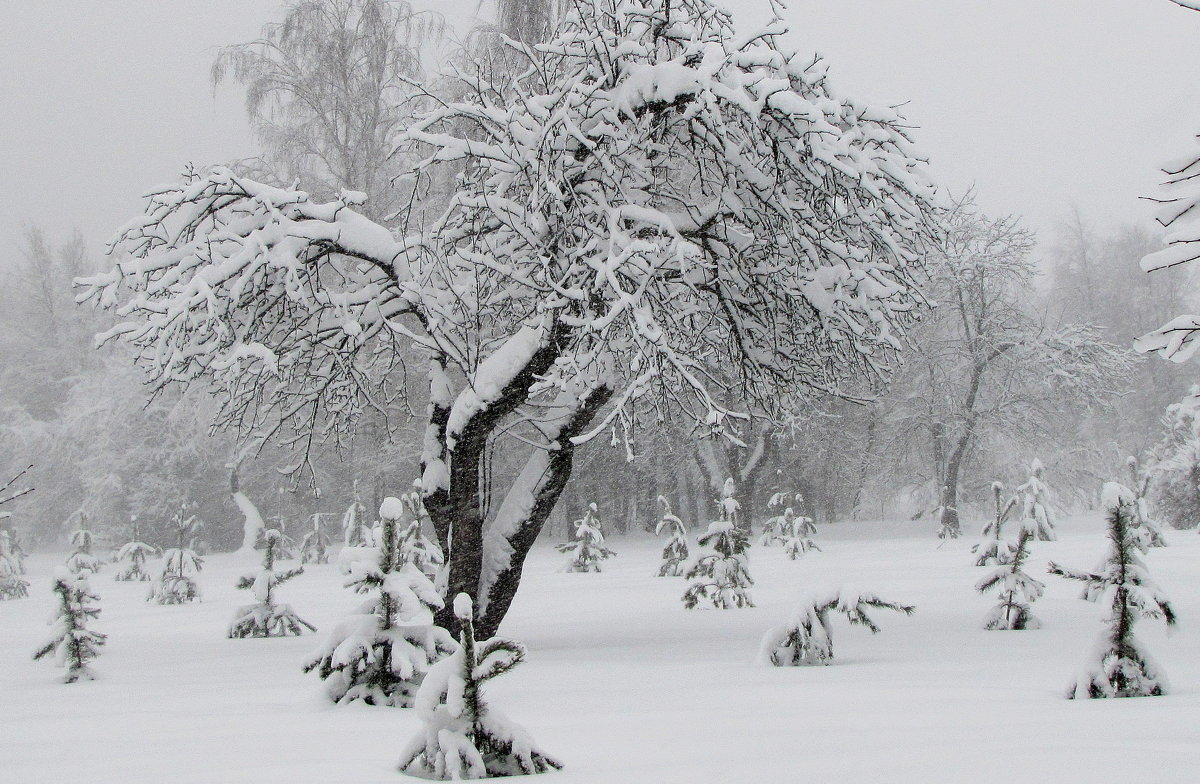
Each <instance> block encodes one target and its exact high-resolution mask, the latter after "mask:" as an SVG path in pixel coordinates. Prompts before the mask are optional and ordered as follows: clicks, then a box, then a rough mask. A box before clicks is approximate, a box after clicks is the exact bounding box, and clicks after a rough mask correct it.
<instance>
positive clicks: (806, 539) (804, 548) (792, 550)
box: [780, 506, 821, 561]
mask: <svg viewBox="0 0 1200 784" xmlns="http://www.w3.org/2000/svg"><path fill="white" fill-rule="evenodd" d="M816 533H817V526H816V525H814V524H813V519H812V518H811V517H805V516H804V515H797V514H796V513H795V512H794V511H792V508H791V507H790V506H789V507H788V508H787V509H785V510H783V524H782V526H780V541H782V542H783V552H784V553H786V554H787V557H788V558H791V559H792V560H793V561H795V560H796V559H797V558H799V557H800V556H802V555H804V554H805V553H807V552H808V551H809V550H817V551H820V549H821V548H820V547H817V543H816V542H814V541H813V540H812V537H813V536H815V535H816Z"/></svg>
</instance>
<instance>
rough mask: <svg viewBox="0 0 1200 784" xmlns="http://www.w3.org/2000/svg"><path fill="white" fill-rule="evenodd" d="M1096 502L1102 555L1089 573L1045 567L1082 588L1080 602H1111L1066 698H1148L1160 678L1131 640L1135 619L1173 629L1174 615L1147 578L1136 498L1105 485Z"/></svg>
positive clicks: (1162, 685)
mask: <svg viewBox="0 0 1200 784" xmlns="http://www.w3.org/2000/svg"><path fill="white" fill-rule="evenodd" d="M1101 503H1102V505H1103V506H1104V509H1105V512H1106V514H1107V516H1108V553H1107V554H1106V555H1105V557H1104V560H1103V561H1101V562H1100V565H1099V566H1097V567H1096V570H1095V571H1093V572H1079V571H1075V570H1073V569H1065V568H1063V567H1061V566H1059V565H1058V564H1056V563H1053V562H1051V563H1050V573H1051V574H1056V575H1058V576H1060V577H1066V578H1068V579H1071V580H1079V581H1081V582H1082V583H1084V590H1083V597H1082V598H1084V599H1086V600H1087V601H1089V602H1096V601H1100V600H1101V599H1104V600H1106V601H1111V610H1110V611H1109V616H1108V618H1107V619H1106V622H1107V624H1108V628H1107V629H1106V630H1105V631H1104V632H1102V633H1101V635H1100V638H1099V640H1097V642H1096V647H1095V649H1094V651H1093V655H1092V658H1091V660H1090V661H1089V662H1088V666H1087V669H1086V670H1085V671H1084V672H1083V673H1082V674H1081V675H1080V676H1079V678H1078V679H1077V680H1076V681H1075V683H1074V684H1073V685H1072V686H1071V689H1070V690H1069V692H1068V694H1067V696H1068V697H1071V698H1081V697H1091V698H1097V697H1150V696H1156V695H1159V694H1164V693H1165V692H1166V690H1167V683H1166V678H1165V676H1164V675H1163V673H1162V671H1161V670H1160V669H1159V668H1158V665H1157V664H1156V663H1155V662H1154V660H1153V659H1152V658H1151V657H1150V654H1149V653H1148V652H1147V651H1146V649H1145V648H1144V647H1142V644H1141V642H1140V641H1139V640H1138V639H1137V638H1136V637H1134V635H1133V629H1134V624H1135V623H1136V622H1137V620H1138V619H1139V618H1162V619H1163V620H1164V621H1165V622H1166V624H1167V626H1168V627H1170V626H1173V625H1174V624H1175V611H1174V610H1173V609H1172V608H1171V604H1170V602H1169V601H1168V600H1167V598H1166V596H1165V595H1164V594H1163V592H1162V589H1160V588H1159V587H1158V585H1157V584H1156V583H1155V582H1154V580H1152V579H1151V578H1150V573H1149V571H1148V570H1147V569H1146V564H1145V562H1144V561H1143V560H1142V555H1143V554H1144V553H1145V552H1146V550H1147V549H1148V548H1149V546H1150V543H1149V535H1148V534H1147V532H1146V531H1145V530H1144V529H1143V528H1141V527H1140V526H1139V525H1138V524H1137V496H1136V495H1135V494H1134V493H1133V491H1132V490H1130V489H1129V488H1127V487H1125V486H1124V485H1120V484H1117V483H1116V482H1106V483H1105V484H1104V491H1103V493H1102V494H1101Z"/></svg>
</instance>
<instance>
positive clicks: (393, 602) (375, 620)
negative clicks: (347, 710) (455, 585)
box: [304, 497, 455, 708]
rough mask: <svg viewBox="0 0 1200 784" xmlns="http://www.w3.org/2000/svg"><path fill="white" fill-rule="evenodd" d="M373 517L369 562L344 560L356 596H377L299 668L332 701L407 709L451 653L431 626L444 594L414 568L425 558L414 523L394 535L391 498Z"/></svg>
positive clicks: (399, 506)
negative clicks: (374, 540) (375, 526)
mask: <svg viewBox="0 0 1200 784" xmlns="http://www.w3.org/2000/svg"><path fill="white" fill-rule="evenodd" d="M379 516H380V519H381V520H382V521H383V524H382V527H381V531H380V545H379V547H378V548H375V549H374V552H373V553H371V554H370V555H371V557H360V558H359V559H357V560H355V561H352V562H350V563H348V565H347V566H348V569H349V572H350V574H349V577H348V579H347V581H346V586H347V587H348V588H353V589H354V590H355V591H357V592H358V593H377V595H376V596H373V597H372V598H371V599H370V600H368V601H367V602H366V603H365V604H364V605H363V606H362V607H361V608H360V609H359V612H358V613H356V614H354V615H350V616H348V617H347V618H345V619H343V620H342V621H341V622H340V623H339V624H338V625H337V626H335V627H334V628H333V631H331V632H330V634H329V636H328V638H326V640H325V642H324V643H323V644H322V645H321V647H320V648H318V649H317V650H316V651H315V652H314V653H313V654H312V656H310V657H309V660H308V661H307V662H306V663H305V665H304V671H305V672H310V671H312V670H316V671H317V674H318V675H320V677H321V678H322V679H323V680H325V681H326V688H327V692H328V694H329V697H330V699H332V700H333V701H334V702H337V703H346V702H351V701H353V700H359V699H361V700H362V701H363V702H366V703H367V704H368V705H395V706H398V707H402V708H407V707H411V706H412V701H413V698H414V696H415V695H416V691H417V687H418V686H420V684H421V681H422V679H423V678H424V677H425V674H426V673H427V672H428V671H429V668H430V666H431V665H432V664H433V663H434V662H436V661H438V660H439V659H441V658H442V657H443V656H445V655H446V654H448V653H451V652H453V651H454V650H455V643H454V638H453V637H451V636H450V634H449V633H448V632H447V631H446V630H445V629H443V628H441V627H440V626H435V625H434V623H433V613H434V612H435V611H436V610H438V609H440V608H441V607H442V597H441V595H440V594H439V593H438V592H437V590H436V589H435V588H434V585H433V583H432V581H430V579H429V577H428V576H426V574H425V573H424V572H423V571H422V570H421V568H420V566H419V565H418V561H419V559H420V558H423V557H424V553H425V551H424V549H423V548H422V547H421V546H420V541H419V539H418V538H417V537H420V523H419V521H414V523H412V524H410V525H409V526H408V528H407V529H406V530H405V532H404V535H403V536H401V535H398V534H397V531H396V529H397V526H398V523H399V521H400V519H401V518H402V517H403V516H404V504H403V502H402V501H400V499H398V498H391V497H389V498H386V499H384V501H383V504H382V505H381V506H380V507H379ZM414 531H415V533H414ZM420 538H421V539H423V538H424V537H420ZM364 554H365V553H364Z"/></svg>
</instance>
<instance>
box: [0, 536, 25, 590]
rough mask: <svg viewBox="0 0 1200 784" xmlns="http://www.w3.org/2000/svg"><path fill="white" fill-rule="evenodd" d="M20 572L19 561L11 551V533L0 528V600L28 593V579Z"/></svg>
mask: <svg viewBox="0 0 1200 784" xmlns="http://www.w3.org/2000/svg"><path fill="white" fill-rule="evenodd" d="M21 574H22V569H21V561H20V559H19V558H17V556H16V555H15V554H14V553H13V546H12V535H11V534H9V532H8V531H7V530H6V529H0V601H2V600H4V599H21V598H24V597H26V596H28V595H29V581H28V580H26V579H24V578H23V577H21Z"/></svg>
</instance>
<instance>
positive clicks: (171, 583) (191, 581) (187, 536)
mask: <svg viewBox="0 0 1200 784" xmlns="http://www.w3.org/2000/svg"><path fill="white" fill-rule="evenodd" d="M172 523H173V526H174V528H175V546H174V547H170V548H168V549H167V550H165V551H164V552H163V568H162V572H161V573H160V574H159V576H158V579H157V580H155V581H154V585H153V586H151V589H150V594H149V595H148V596H147V597H146V601H154V602H157V603H158V604H183V603H184V602H190V601H192V600H194V599H199V598H200V587H199V586H198V585H196V576H197V575H199V574H200V570H201V568H203V566H204V559H203V558H201V557H200V556H199V555H197V554H196V551H195V550H193V549H192V547H191V545H192V540H193V538H194V537H193V535H194V534H195V532H196V531H197V530H198V529H199V527H200V524H199V523H198V522H197V520H196V516H195V515H188V514H187V504H186V503H184V504H180V506H179V511H178V512H176V513H175V516H174V518H172Z"/></svg>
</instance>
